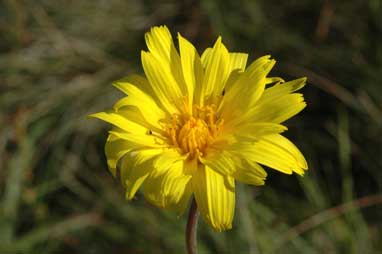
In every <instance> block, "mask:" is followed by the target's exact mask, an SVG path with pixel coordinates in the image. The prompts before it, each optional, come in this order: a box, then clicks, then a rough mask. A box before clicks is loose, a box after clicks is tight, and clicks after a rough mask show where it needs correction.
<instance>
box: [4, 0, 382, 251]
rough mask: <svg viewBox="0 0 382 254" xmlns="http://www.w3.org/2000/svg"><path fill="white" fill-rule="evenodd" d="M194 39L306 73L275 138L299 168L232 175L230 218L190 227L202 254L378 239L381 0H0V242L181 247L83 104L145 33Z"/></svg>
mask: <svg viewBox="0 0 382 254" xmlns="http://www.w3.org/2000/svg"><path fill="white" fill-rule="evenodd" d="M162 24H165V25H167V26H168V27H169V28H170V30H171V32H172V33H173V36H174V38H176V33H177V32H180V33H181V34H182V35H183V36H184V37H186V38H188V39H189V40H190V41H191V42H193V44H194V45H195V46H196V47H197V48H198V49H199V53H201V52H202V50H204V49H205V48H206V47H209V46H211V45H212V44H213V43H214V41H215V39H216V37H217V36H218V35H222V37H223V42H224V43H225V44H226V45H227V46H228V48H229V50H230V51H241V52H248V53H249V58H250V60H251V61H252V60H254V59H255V58H256V57H259V56H262V55H265V54H271V55H272V56H273V57H274V58H275V59H276V60H277V64H276V66H275V68H274V69H273V71H272V75H273V76H278V75H279V76H281V77H284V78H285V79H286V80H289V79H293V78H297V77H301V76H306V77H308V85H307V86H306V87H305V88H304V89H303V90H302V92H303V93H304V95H305V98H306V101H307V104H308V106H307V108H306V109H305V110H304V111H303V112H302V113H301V114H299V115H298V116H297V117H294V118H293V119H291V120H289V121H288V122H287V123H286V125H287V126H288V127H289V131H288V132H286V136H287V137H288V138H290V139H291V140H293V141H294V143H295V144H296V145H297V146H298V147H299V148H300V149H301V151H302V152H303V153H304V155H305V157H306V158H307V161H308V164H309V168H310V169H309V171H308V172H307V173H306V175H305V176H304V177H299V176H296V175H293V176H287V175H283V174H279V173H277V172H274V171H272V170H267V171H268V173H269V176H268V180H267V183H266V185H265V186H262V187H253V186H244V185H239V186H238V193H237V200H236V203H237V205H236V214H235V219H234V227H233V229H232V230H231V231H227V232H224V233H216V232H214V231H213V230H212V229H211V228H209V227H208V226H207V225H205V224H204V222H202V221H201V222H200V223H199V225H200V227H199V251H200V253H202V254H203V253H312V254H314V253H381V252H382V244H381V242H382V212H381V211H382V209H381V208H382V206H381V204H382V43H381V41H382V1H380V0H353V1H313V0H307V1H297V0H290V1H265V0H259V1H250V0H238V1H228V0H221V1H217V0H205V1H175V0H173V1H162V2H159V1H158V2H156V1H138V0H135V1H132V0H128V1H122V0H109V1H107V0H93V1H90V0H82V1H74V0H72V1H70V0H65V1H64V0H56V1H50V0H35V1H27V0H3V1H0V253H1V254H3V253H4V254H7V253H27V254H32V253H82V254H85V253H94V254H97V253H113V254H114V253H116V254H119V253H183V252H184V230H185V223H186V216H185V215H184V216H182V217H179V218H178V217H177V216H176V215H175V214H174V213H171V212H167V211H163V210H160V209H158V208H155V207H152V206H151V205H149V204H148V203H147V202H146V201H145V200H144V199H143V196H142V195H140V194H138V195H137V197H136V199H135V200H134V201H133V202H127V201H125V199H124V192H123V189H122V187H121V186H120V184H119V182H118V180H116V179H113V178H112V176H111V174H110V173H109V172H108V170H107V165H106V160H105V156H104V152H103V146H104V143H105V140H106V135H107V131H106V130H107V129H108V128H109V126H107V125H106V124H104V123H102V122H100V121H96V120H92V119H88V118H87V117H86V115H87V114H89V113H94V112H98V111H102V110H105V109H108V108H110V107H111V106H112V105H113V103H114V102H115V101H116V100H117V99H118V98H120V97H122V94H121V93H119V92H118V91H117V90H116V89H115V88H114V87H112V86H111V82H112V81H114V80H117V79H120V78H122V77H124V76H126V75H128V74H130V73H142V68H141V66H140V51H141V50H145V49H146V46H145V43H144V33H145V32H146V31H148V30H149V28H150V27H151V26H154V25H162Z"/></svg>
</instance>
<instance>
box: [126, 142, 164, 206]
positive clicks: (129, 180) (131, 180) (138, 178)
mask: <svg viewBox="0 0 382 254" xmlns="http://www.w3.org/2000/svg"><path fill="white" fill-rule="evenodd" d="M160 153H161V150H160V149H145V150H140V151H135V152H132V153H129V154H128V155H126V156H124V157H123V159H122V163H121V170H120V175H121V176H120V177H121V182H122V183H123V185H124V186H125V188H126V199H128V200H130V199H132V198H133V197H134V196H135V193H136V192H137V191H138V189H139V187H140V186H141V185H142V184H143V182H144V181H145V180H146V178H147V177H148V176H149V174H150V171H151V169H152V161H153V159H154V158H155V157H156V156H157V155H158V154H160Z"/></svg>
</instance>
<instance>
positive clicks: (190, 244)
mask: <svg viewBox="0 0 382 254" xmlns="http://www.w3.org/2000/svg"><path fill="white" fill-rule="evenodd" d="M198 219H199V210H198V207H197V205H196V202H195V199H192V203H191V207H190V211H189V213H188V221H187V228H186V247H187V253H188V254H197V253H198V250H197V237H196V233H197V229H198Z"/></svg>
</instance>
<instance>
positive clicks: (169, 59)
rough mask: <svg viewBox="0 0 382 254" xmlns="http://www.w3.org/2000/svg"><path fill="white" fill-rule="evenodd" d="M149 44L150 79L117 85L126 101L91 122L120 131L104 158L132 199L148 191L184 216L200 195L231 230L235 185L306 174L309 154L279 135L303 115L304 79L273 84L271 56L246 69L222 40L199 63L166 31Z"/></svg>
mask: <svg viewBox="0 0 382 254" xmlns="http://www.w3.org/2000/svg"><path fill="white" fill-rule="evenodd" d="M145 39H146V44H147V47H148V49H149V51H148V52H146V51H142V65H143V69H144V72H145V76H146V78H145V77H142V76H139V75H132V76H129V77H127V78H124V79H122V80H119V81H116V82H115V83H114V85H115V86H116V87H117V88H118V89H120V90H121V91H122V92H124V93H125V94H126V95H127V96H126V97H124V98H122V99H120V100H119V101H118V102H117V103H116V104H115V105H114V107H113V109H112V110H110V111H107V112H101V113H97V114H93V115H91V116H93V117H97V118H99V119H101V120H103V121H106V122H109V123H111V124H112V125H114V127H113V129H112V130H111V131H110V132H109V133H110V134H109V137H108V139H107V141H106V146H105V151H106V157H107V162H108V166H109V169H110V171H111V173H112V174H113V175H114V176H119V177H120V179H121V181H122V184H123V185H124V186H125V188H126V198H127V199H129V200H130V199H132V198H133V197H134V195H135V193H136V192H137V190H138V189H139V188H141V189H142V190H143V194H144V196H145V198H146V199H147V200H148V201H150V202H151V203H153V204H155V205H156V206H159V207H162V208H170V209H173V210H175V211H177V212H178V213H179V214H182V213H183V212H184V210H185V208H186V207H187V205H188V203H189V200H190V198H191V197H192V196H193V197H194V198H195V200H196V203H197V206H198V208H199V209H200V212H201V215H202V217H203V218H204V220H205V221H206V222H207V223H208V224H209V225H211V226H212V227H213V228H214V229H215V230H218V231H222V230H226V229H230V228H231V227H232V220H233V215H234V210H235V181H239V182H243V183H246V184H252V185H263V184H264V180H265V178H266V176H267V173H266V172H265V170H264V169H263V167H262V166H261V165H265V166H267V167H270V168H273V169H276V170H278V171H280V172H282V173H285V174H292V172H296V173H297V174H300V175H302V174H304V170H306V169H307V163H306V161H305V159H304V157H303V155H302V154H301V153H300V151H299V150H298V149H297V148H296V146H294V145H293V144H292V143H291V142H290V141H289V140H288V139H287V138H285V137H283V136H282V135H280V133H282V132H283V131H285V130H286V129H287V128H286V127H285V126H283V125H281V123H282V122H284V121H285V120H287V119H289V118H290V117H292V116H294V115H296V114H297V113H298V112H300V111H301V110H302V109H303V108H304V107H305V106H306V103H305V102H304V98H303V96H302V94H299V93H294V92H295V91H296V90H298V89H300V88H301V87H303V86H304V84H305V81H306V79H305V78H300V79H296V80H293V81H289V82H284V81H283V80H282V79H281V78H277V77H267V75H268V73H269V72H270V70H271V69H272V67H273V66H274V64H275V60H273V59H271V58H270V56H264V57H261V58H259V59H257V60H256V61H254V62H253V63H252V64H251V65H249V66H248V67H246V63H247V57H248V55H247V54H245V53H230V52H228V50H227V49H226V47H225V46H224V45H223V43H222V42H221V38H220V37H219V38H218V39H217V41H216V42H215V44H214V46H213V47H212V48H208V49H206V50H205V51H204V52H203V54H202V56H201V57H200V56H199V55H198V52H197V51H196V49H195V48H194V46H193V45H192V44H191V43H190V42H189V41H187V40H186V39H185V38H183V37H182V36H181V35H180V34H178V43H179V53H178V51H177V50H176V48H175V46H174V43H173V40H172V37H171V34H170V32H169V30H168V29H167V27H165V26H161V27H153V28H152V29H151V31H150V32H148V33H147V34H146V36H145ZM269 84H273V86H270V87H268V86H267V85H269ZM117 165H118V167H117Z"/></svg>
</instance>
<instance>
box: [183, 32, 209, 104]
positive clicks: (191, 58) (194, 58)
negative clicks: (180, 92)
mask: <svg viewBox="0 0 382 254" xmlns="http://www.w3.org/2000/svg"><path fill="white" fill-rule="evenodd" d="M178 40H179V51H180V57H181V63H182V70H183V75H184V80H185V82H186V85H187V91H188V101H189V104H188V105H189V107H190V108H191V106H192V105H193V94H194V90H195V94H196V97H200V92H201V84H202V81H203V76H204V71H203V67H202V63H201V60H200V57H199V54H198V52H197V51H196V49H195V47H194V46H193V45H192V44H191V43H190V42H189V41H187V40H186V39H184V38H183V37H182V36H181V35H180V34H178Z"/></svg>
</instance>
